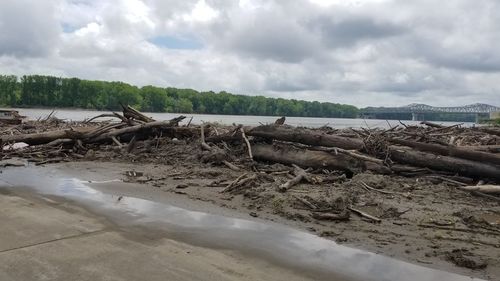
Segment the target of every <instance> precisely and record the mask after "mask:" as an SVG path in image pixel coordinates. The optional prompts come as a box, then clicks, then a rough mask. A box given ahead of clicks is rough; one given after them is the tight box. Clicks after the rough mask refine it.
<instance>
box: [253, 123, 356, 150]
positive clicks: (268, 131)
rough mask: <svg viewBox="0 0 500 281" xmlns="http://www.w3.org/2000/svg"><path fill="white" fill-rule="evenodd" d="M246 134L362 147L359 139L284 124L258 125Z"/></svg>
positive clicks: (304, 142) (306, 142)
mask: <svg viewBox="0 0 500 281" xmlns="http://www.w3.org/2000/svg"><path fill="white" fill-rule="evenodd" d="M246 134H247V136H253V137H261V138H267V139H275V140H281V141H289V142H298V143H302V144H307V145H314V146H328V147H339V148H343V149H356V150H359V149H362V148H363V147H364V143H363V141H362V140H361V139H357V138H346V137H340V136H335V135H328V134H325V133H323V132H317V131H314V130H308V129H302V128H295V129H291V128H289V127H286V126H274V125H264V126H258V127H255V128H253V129H251V130H249V131H248V132H246Z"/></svg>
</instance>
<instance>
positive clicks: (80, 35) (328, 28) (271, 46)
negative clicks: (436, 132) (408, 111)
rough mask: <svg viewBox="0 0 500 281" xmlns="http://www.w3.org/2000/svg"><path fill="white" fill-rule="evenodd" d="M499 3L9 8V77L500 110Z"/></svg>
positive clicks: (5, 11) (224, 0)
mask: <svg viewBox="0 0 500 281" xmlns="http://www.w3.org/2000/svg"><path fill="white" fill-rule="evenodd" d="M499 11H500V1H497V0H480V1H470V0H449V1H435V0H411V1H410V0H293V1H292V0H182V1H179V0H31V1H30V0H0V73H2V74H14V75H19V76H20V75H24V74H44V75H55V76H62V77H79V78H82V79H91V80H108V81H124V82H127V83H131V84H134V85H137V86H144V85H155V86H165V87H166V86H171V87H178V88H192V89H196V90H199V91H208V90H213V91H215V92H219V91H227V92H231V93H236V94H247V95H264V96H268V97H282V98H294V99H301V100H310V101H311V100H317V101H328V102H336V103H347V104H353V105H356V106H358V107H364V106H401V105H406V104H410V103H426V104H430V105H434V106H458V105H465V104H471V103H477V102H480V103H489V104H492V105H497V106H500V51H498V50H499V49H498V48H499V45H500V12H499Z"/></svg>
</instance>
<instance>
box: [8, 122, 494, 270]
mask: <svg viewBox="0 0 500 281" xmlns="http://www.w3.org/2000/svg"><path fill="white" fill-rule="evenodd" d="M147 124H150V125H149V126H152V125H155V124H158V123H150V122H146V123H145V124H143V125H144V126H146V125H147ZM96 125H98V126H97V128H98V131H99V132H102V131H103V130H104V129H102V128H110V126H115V127H114V129H112V130H110V131H108V132H107V133H112V132H115V133H116V132H117V130H125V131H124V132H128V133H130V132H131V131H130V130H133V129H134V126H130V125H126V124H118V125H119V126H122V128H117V127H116V123H104V124H102V123H97V124H95V123H80V122H77V123H65V122H60V121H58V120H45V121H41V122H38V123H34V124H30V123H27V124H25V125H24V127H23V126H20V127H11V128H10V129H9V130H8V131H7V130H6V129H4V130H3V131H2V132H3V133H4V134H3V135H4V136H5V135H10V136H9V137H8V138H7V137H4V138H3V139H12V137H11V136H23V135H24V134H26V133H36V134H38V136H39V134H40V133H41V132H53V131H54V129H58V130H59V132H60V133H62V134H69V133H70V134H71V136H72V137H73V138H74V139H73V140H72V139H70V140H69V141H64V142H62V143H58V144H56V145H55V146H47V144H39V145H34V144H32V145H31V146H30V147H28V148H26V149H24V150H16V149H14V150H7V151H4V152H3V154H4V155H3V158H4V159H5V161H3V162H2V164H4V165H9V164H10V165H13V164H19V160H16V159H14V158H11V159H7V158H9V157H15V156H17V157H23V158H24V159H28V160H30V161H32V163H34V164H35V165H47V163H49V162H57V161H59V162H65V163H64V167H67V168H68V169H71V170H72V171H73V173H75V172H74V171H78V174H79V175H80V178H81V179H82V180H86V179H87V178H85V176H84V175H85V171H92V172H93V173H94V174H101V175H102V177H101V178H100V179H97V180H112V179H118V180H120V181H123V182H128V183H133V184H136V188H135V189H134V190H127V191H126V192H127V193H125V191H124V190H125V189H123V186H112V187H110V186H108V187H107V188H112V189H113V190H114V192H123V193H124V194H123V196H127V194H129V195H133V196H134V197H137V196H139V197H140V196H143V197H150V198H153V197H155V198H156V197H160V196H159V195H158V194H166V195H167V197H172V198H183V197H185V199H184V201H182V202H183V204H189V205H190V208H191V207H194V208H195V209H196V208H198V207H197V206H198V205H201V204H203V205H204V206H206V204H207V203H210V204H212V205H216V206H218V207H221V208H218V210H219V209H222V210H224V209H227V210H231V212H234V211H236V213H238V214H240V215H241V216H243V217H247V218H252V217H256V218H259V219H262V220H271V221H275V222H279V223H281V224H286V225H289V226H293V227H296V228H299V229H303V230H306V231H309V232H310V233H313V234H315V235H318V236H321V237H324V238H326V239H331V240H334V241H336V242H337V243H339V244H344V245H349V246H353V247H358V248H362V249H366V250H369V251H371V252H375V253H381V254H383V255H386V256H392V257H396V258H398V259H402V260H406V261H410V262H412V263H415V264H420V265H424V266H426V267H432V268H436V269H442V270H447V271H451V272H457V273H460V274H464V275H467V276H475V277H479V278H484V279H491V280H494V279H498V277H499V276H500V272H499V268H500V264H499V260H500V256H499V253H500V251H499V248H498V245H500V240H499V238H498V237H499V233H500V226H499V220H500V207H499V205H498V201H497V200H495V198H498V197H497V196H496V195H488V196H482V195H481V194H483V193H477V192H476V193H474V192H472V193H471V192H470V191H466V190H464V189H463V188H464V187H465V186H471V185H476V184H478V183H479V182H478V181H479V180H480V179H481V180H482V181H483V182H482V183H483V184H492V185H494V184H498V182H496V180H497V179H495V175H498V174H497V173H494V172H491V173H490V171H492V169H493V170H495V169H497V166H495V165H494V164H491V165H489V164H486V162H487V161H486V160H488V161H496V157H495V155H497V153H498V151H497V150H493V151H490V149H494V148H495V147H496V146H498V145H499V144H500V139H499V138H498V137H497V136H496V135H494V134H489V133H487V132H483V131H481V130H479V129H477V128H474V129H467V128H459V127H458V126H451V127H443V126H440V127H438V128H431V127H428V128H424V127H411V126H408V125H406V124H405V126H406V128H405V127H404V126H403V125H401V126H400V128H391V129H389V130H368V129H365V130H359V131H358V130H337V129H333V128H328V127H324V128H321V129H319V130H306V129H297V128H290V127H287V126H282V125H279V124H278V125H273V126H267V127H266V126H262V127H259V128H246V127H238V126H236V127H227V126H217V125H214V124H211V125H208V124H206V126H203V127H202V128H204V130H205V134H206V136H205V137H206V139H205V140H206V142H203V139H200V135H199V133H200V130H201V128H200V127H193V126H180V127H178V126H177V125H175V124H173V123H169V125H168V126H167V127H159V128H157V131H154V130H153V131H150V130H149V129H148V130H142V131H140V135H139V134H136V135H137V136H142V137H141V138H139V137H136V140H135V141H133V136H126V135H120V136H118V135H116V136H118V137H120V139H116V140H113V141H111V140H110V137H111V136H114V135H109V134H108V135H106V139H101V140H100V139H98V138H97V137H98V136H97V135H95V132H96ZM143 125H141V126H143ZM160 125H162V126H163V125H164V123H160ZM429 125H435V124H429ZM70 128H71V129H70ZM141 128H142V127H141ZM266 128H267V129H269V130H272V131H271V132H274V133H275V134H274V135H272V136H273V137H274V138H276V137H277V134H276V132H283V131H285V132H292V133H293V134H283V135H282V138H283V136H285V137H289V136H290V135H293V136H295V137H297V136H315V135H316V136H318V134H320V135H321V136H322V138H319V139H320V140H323V146H318V145H316V146H307V147H306V146H305V145H304V144H303V143H300V142H298V141H297V139H294V141H295V142H293V141H291V140H290V139H289V140H288V141H283V140H281V141H276V140H271V139H272V138H271V139H270V138H269V137H268V138H267V139H266V138H264V137H263V136H264V133H265V132H266V131H265V129H266ZM61 129H65V130H61ZM87 129H88V130H89V131H86V130H87ZM304 130H306V131H304ZM493 130H495V129H493ZM77 132H87V133H88V132H94V133H92V136H93V138H82V137H81V135H78V134H77ZM118 132H121V131H118ZM134 132H135V131H132V133H134ZM267 132H269V131H267ZM304 132H307V134H303V133H304ZM115 133H113V134H115ZM301 134H302V135H301ZM51 135H52V136H53V133H51ZM397 135H402V136H403V135H404V136H406V139H405V140H406V141H409V138H415V139H417V140H419V141H420V142H423V143H428V144H432V143H434V144H436V143H438V142H441V143H443V142H446V143H450V142H453V143H454V146H457V147H458V146H460V149H464V148H465V147H469V149H470V147H471V146H473V147H475V148H476V149H481V150H479V151H481V152H484V153H486V154H487V155H489V158H488V157H486V158H484V159H486V160H485V161H484V163H480V164H481V165H486V166H479V167H482V168H485V169H486V170H484V169H476V168H477V167H478V166H477V165H479V164H476V161H471V160H467V161H465V160H463V159H462V160H460V162H456V161H458V160H456V159H461V158H456V157H450V156H435V157H434V158H432V159H433V160H432V161H428V162H426V163H424V164H420V165H423V166H426V167H420V168H419V167H408V166H404V167H403V166H401V165H402V164H401V162H396V161H409V160H408V158H396V157H397V155H398V154H397V152H398V151H399V150H404V151H408V153H410V154H411V153H412V152H411V150H408V149H407V148H405V146H398V147H391V146H387V145H386V146H384V145H383V144H384V143H385V141H386V140H387V139H386V138H387V136H391V137H394V136H397ZM243 136H245V137H243ZM14 138H16V137H14ZM245 138H246V139H247V140H248V139H249V142H248V143H250V145H248V143H247V142H246V141H245ZM425 138H430V139H425ZM314 139H315V140H317V139H318V138H314ZM346 139H347V140H348V141H345V140H346ZM35 140H38V141H39V140H40V139H39V138H38V139H37V138H29V139H26V141H29V142H32V141H35ZM78 140H80V141H78ZM326 140H329V141H336V145H335V146H338V145H343V146H345V147H351V148H345V147H344V148H339V147H336V148H335V149H327V147H325V144H327V143H326ZM301 141H302V142H305V141H306V139H304V138H303V139H301ZM207 142H208V143H210V145H209V144H208V143H207ZM130 143H133V145H131V144H130ZM270 144H272V147H274V148H276V150H266V149H265V148H267V147H268V146H270ZM360 144H364V146H361V148H359V149H356V148H355V147H356V146H357V145H360ZM409 144H411V143H409ZM248 146H250V147H251V149H253V150H252V152H253V157H255V158H254V160H252V159H250V157H249V155H248V153H249V150H248ZM353 146H354V147H353ZM433 147H434V146H433ZM7 148H8V147H7ZM320 148H322V149H323V150H320ZM368 148H370V149H372V150H368ZM388 148H389V149H392V151H393V153H391V155H389V156H387V155H386V154H381V153H380V152H384V151H387V149H388ZM259 149H260V150H259ZM280 149H281V150H280ZM276 151H282V152H283V153H282V154H279V155H281V156H280V157H281V158H280V157H278V156H276V155H275V154H274V153H275V152H276ZM287 151H288V152H290V151H292V153H288V154H287V153H286V152H287ZM460 151H461V150H460ZM471 151H477V150H471ZM419 153H420V154H418V155H426V154H425V153H424V154H422V152H419ZM273 155H274V156H273ZM308 155H314V157H316V158H314V157H313V158H310V157H309V156H308ZM318 155H320V156H321V157H320V158H317V157H319V156H318ZM467 155H469V154H467ZM472 155H473V156H477V155H482V156H484V154H482V153H479V154H477V153H472ZM284 156H286V157H288V158H286V157H285V158H283V157H284ZM299 156H300V157H302V158H300V159H299V160H300V161H298V160H297V159H296V158H294V157H299ZM457 156H459V155H457ZM469 156H470V155H469ZM469 156H467V157H469ZM270 157H271V158H270ZM283 159H289V160H287V161H288V163H287V164H292V163H294V164H297V165H300V166H302V168H303V169H301V168H300V167H298V166H297V167H291V166H289V165H284V164H283V162H285V161H283ZM290 159H291V160H290ZM311 159H313V160H314V161H313V160H311ZM335 159H336V160H335ZM387 159H392V160H393V161H394V162H387V161H388V160H387ZM410 160H411V159H410ZM444 160H450V162H447V163H448V164H449V165H448V166H443V165H435V163H438V162H439V161H444ZM451 160H453V161H455V162H453V161H451ZM433 161H438V162H433ZM464 161H465V162H464ZM285 163H286V162H285ZM317 163H320V165H319V166H318V164H317ZM439 163H440V162H439ZM454 163H455V164H456V163H461V165H462V164H464V163H466V164H467V165H469V166H467V167H469V168H471V169H465V170H456V171H455V172H450V171H454V170H450V169H454V167H453V165H452V164H454ZM416 164H418V162H416ZM62 165H63V164H55V165H54V166H48V167H53V168H57V169H61V168H63V166H62ZM308 167H313V168H312V169H308ZM403 168H405V169H403ZM443 169H444V170H443ZM485 171H486V173H485V174H484V176H482V173H483V172H485ZM495 171H496V170H495ZM300 175H302V176H300ZM299 176H300V177H299ZM490 176H491V177H493V178H489V177H490ZM297 177H299V179H298V180H297ZM91 180H93V179H91ZM483 195H484V194H483ZM176 200H177V199H176ZM179 200H180V199H179ZM187 202H189V203H187ZM200 202H201V203H200Z"/></svg>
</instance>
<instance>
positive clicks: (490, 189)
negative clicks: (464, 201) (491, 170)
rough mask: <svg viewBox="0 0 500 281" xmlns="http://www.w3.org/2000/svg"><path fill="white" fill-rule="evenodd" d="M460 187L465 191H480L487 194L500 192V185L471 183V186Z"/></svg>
mask: <svg viewBox="0 0 500 281" xmlns="http://www.w3.org/2000/svg"><path fill="white" fill-rule="evenodd" d="M457 188H458V189H461V190H465V191H478V192H481V193H486V194H500V185H492V184H485V185H469V186H459V187H457Z"/></svg>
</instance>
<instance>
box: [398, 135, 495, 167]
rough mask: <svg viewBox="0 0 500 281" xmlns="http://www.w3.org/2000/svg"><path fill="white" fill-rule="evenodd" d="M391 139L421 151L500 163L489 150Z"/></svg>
mask: <svg viewBox="0 0 500 281" xmlns="http://www.w3.org/2000/svg"><path fill="white" fill-rule="evenodd" d="M389 141H390V142H392V143H395V144H399V145H404V146H408V147H412V148H415V149H418V150H420V151H428V152H433V153H436V154H439V155H445V156H454V157H458V158H463V159H468V160H473V161H478V162H483V163H484V162H487V163H491V164H495V165H500V156H498V155H494V154H491V153H487V152H482V151H474V150H470V149H463V148H459V147H456V146H452V145H448V146H444V145H439V144H431V143H422V142H416V141H409V140H402V139H389Z"/></svg>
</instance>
